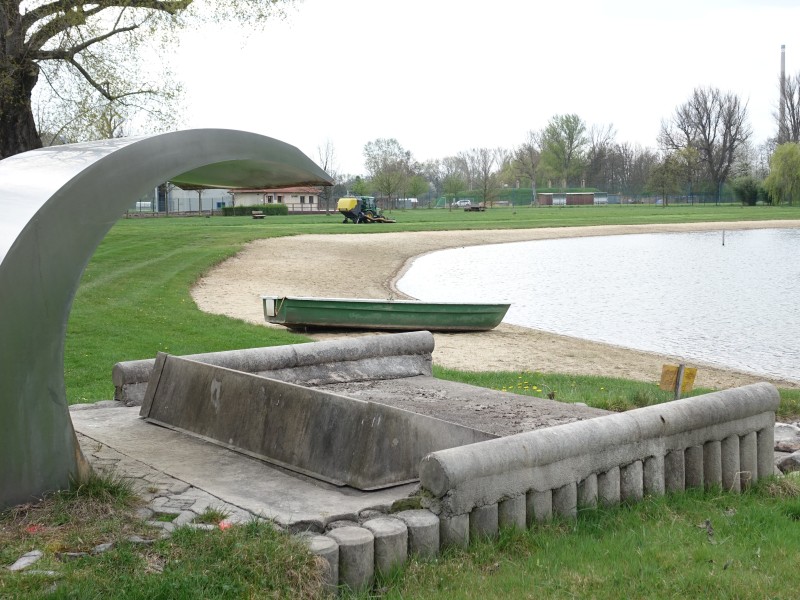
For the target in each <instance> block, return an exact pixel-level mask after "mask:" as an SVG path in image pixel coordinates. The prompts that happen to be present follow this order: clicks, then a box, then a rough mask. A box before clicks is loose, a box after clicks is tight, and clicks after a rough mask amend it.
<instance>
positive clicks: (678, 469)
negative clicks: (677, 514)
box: [664, 450, 686, 494]
mask: <svg viewBox="0 0 800 600" xmlns="http://www.w3.org/2000/svg"><path fill="white" fill-rule="evenodd" d="M664 488H665V489H666V491H667V492H668V493H670V494H674V493H675V492H682V491H683V490H685V489H686V457H685V455H684V452H683V450H671V451H670V452H668V453H667V455H666V456H665V457H664Z"/></svg>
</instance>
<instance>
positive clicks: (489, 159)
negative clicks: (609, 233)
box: [342, 74, 800, 202]
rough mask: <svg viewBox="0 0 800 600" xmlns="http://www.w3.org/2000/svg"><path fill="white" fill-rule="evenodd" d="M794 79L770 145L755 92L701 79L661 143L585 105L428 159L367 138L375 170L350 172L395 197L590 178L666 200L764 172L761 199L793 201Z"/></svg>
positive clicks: (601, 185)
mask: <svg viewBox="0 0 800 600" xmlns="http://www.w3.org/2000/svg"><path fill="white" fill-rule="evenodd" d="M787 82H788V83H787V85H786V87H785V89H784V93H785V95H786V97H787V98H786V103H785V106H784V109H783V110H781V111H780V113H779V114H776V115H775V117H776V121H777V124H778V130H779V131H780V132H781V134H780V136H777V137H776V138H775V139H773V140H770V141H769V142H767V143H766V144H763V145H762V146H760V147H755V146H753V144H752V143H751V141H750V139H751V137H752V129H751V127H750V125H749V123H748V116H747V104H746V103H745V102H743V101H742V100H741V99H740V98H739V97H738V96H737V95H735V94H733V93H729V92H727V93H726V92H722V91H721V90H719V89H716V88H697V89H695V90H694V91H693V92H692V94H691V95H690V96H689V98H688V100H687V101H686V102H685V103H683V104H681V105H680V106H678V107H677V108H676V109H675V112H674V114H673V115H672V116H671V117H670V118H669V119H666V120H664V121H663V122H662V125H661V131H660V134H659V138H658V143H659V149H658V150H653V149H651V148H642V147H640V146H634V145H631V144H628V143H624V142H622V143H621V142H618V141H617V140H616V131H615V129H614V127H613V125H610V124H609V125H592V126H587V124H586V123H585V122H584V121H583V120H582V119H581V118H580V117H579V116H578V115H575V114H568V115H555V116H553V117H552V118H551V119H550V120H549V121H548V123H547V125H546V126H545V127H544V128H543V129H541V130H539V131H529V132H528V133H527V135H526V138H525V140H524V141H523V142H522V143H521V144H520V145H518V146H517V147H515V148H511V149H505V148H473V149H470V150H465V151H463V152H459V153H458V154H456V155H455V156H449V157H445V158H442V159H437V160H429V161H425V162H417V161H415V160H414V158H413V156H412V154H411V152H410V151H408V150H406V149H405V148H403V147H402V145H401V144H400V143H399V142H398V141H397V140H396V139H393V138H392V139H383V138H382V139H377V140H374V141H371V142H369V143H367V144H366V145H365V147H364V162H365V165H366V169H367V177H366V178H362V177H343V178H342V182H343V183H344V184H345V185H346V186H348V187H349V188H351V190H350V191H353V192H354V193H373V194H376V195H379V196H382V197H386V198H397V197H417V196H420V195H422V194H423V193H424V192H426V191H429V192H430V193H432V194H435V195H436V196H441V195H445V196H449V197H455V196H456V195H458V194H459V193H462V192H465V191H469V192H474V194H475V195H476V196H478V197H480V198H481V199H482V200H484V201H487V202H491V201H492V200H494V199H495V197H496V196H497V194H498V193H499V191H500V190H502V189H503V188H507V187H536V188H560V189H566V188H577V187H580V188H586V187H589V188H596V189H601V190H604V191H607V192H610V193H618V194H622V195H628V196H638V195H644V194H654V195H658V196H662V197H664V199H665V202H666V201H667V198H668V197H669V196H670V195H683V196H687V197H688V198H689V200H690V201H693V199H694V198H695V196H696V195H697V194H702V195H704V196H706V197H708V196H712V197H715V198H716V199H717V200H719V198H720V195H721V194H722V191H723V189H724V186H725V185H726V184H730V185H731V187H733V188H734V189H735V190H736V191H737V193H738V194H739V195H740V196H741V197H742V199H743V200H751V199H752V198H753V195H752V193H751V192H745V190H747V189H750V187H752V185H753V182H755V186H756V188H757V189H758V194H760V196H758V198H759V199H769V200H771V201H775V202H780V201H790V202H791V201H795V195H794V193H793V192H792V191H791V190H793V189H794V188H793V187H791V186H790V185H789V183H788V181H787V178H788V179H791V167H789V166H783V165H792V164H794V163H793V160H794V158H793V157H794V148H795V147H796V146H797V144H798V142H799V141H800V127H798V126H797V125H798V124H800V74H798V75H797V76H796V77H790V78H789V79H788V80H787ZM781 123H783V124H781ZM781 140H782V141H781ZM770 155H772V157H773V158H772V161H773V163H774V166H773V168H772V170H770V167H769V164H768V163H769V157H770ZM770 173H774V174H773V175H772V176H771V178H769V177H767V175H768V174H770ZM778 173H782V175H781V176H780V177H779V176H778ZM797 177H798V178H800V171H798V175H797ZM777 181H781V183H780V185H778V184H777V183H776V182H777ZM799 185H800V184H799ZM748 186H750V187H748ZM745 196H747V197H746V198H745ZM797 200H800V199H797Z"/></svg>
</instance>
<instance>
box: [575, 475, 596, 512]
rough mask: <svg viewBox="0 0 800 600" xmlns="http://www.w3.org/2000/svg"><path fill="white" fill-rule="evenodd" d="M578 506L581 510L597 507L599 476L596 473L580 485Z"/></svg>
mask: <svg viewBox="0 0 800 600" xmlns="http://www.w3.org/2000/svg"><path fill="white" fill-rule="evenodd" d="M578 506H579V507H580V508H594V507H595V506H597V475H596V474H595V473H592V474H591V475H589V476H588V477H587V478H586V479H584V480H583V481H581V482H580V483H579V484H578Z"/></svg>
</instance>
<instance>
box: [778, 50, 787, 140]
mask: <svg viewBox="0 0 800 600" xmlns="http://www.w3.org/2000/svg"><path fill="white" fill-rule="evenodd" d="M778 106H779V108H778V119H779V122H778V143H779V144H782V143H784V142H785V141H787V138H788V136H787V135H786V134H787V131H786V44H781V97H780V104H779V105H778Z"/></svg>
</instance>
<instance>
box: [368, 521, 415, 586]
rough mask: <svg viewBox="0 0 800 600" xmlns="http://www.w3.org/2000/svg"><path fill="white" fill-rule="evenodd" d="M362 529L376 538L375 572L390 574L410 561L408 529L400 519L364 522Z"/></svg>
mask: <svg viewBox="0 0 800 600" xmlns="http://www.w3.org/2000/svg"><path fill="white" fill-rule="evenodd" d="M362 527H364V528H365V529H369V530H370V531H371V532H372V535H373V536H374V537H375V571H376V572H378V573H389V572H390V571H391V570H392V569H394V568H395V567H399V566H400V565H402V564H404V563H405V562H406V560H407V559H408V527H407V526H406V524H405V523H404V522H403V521H401V520H400V519H393V518H391V517H379V518H377V519H370V520H368V521H364V523H363V525H362Z"/></svg>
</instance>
